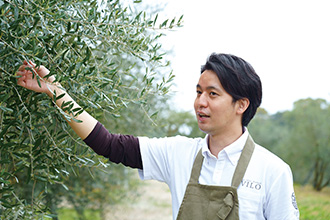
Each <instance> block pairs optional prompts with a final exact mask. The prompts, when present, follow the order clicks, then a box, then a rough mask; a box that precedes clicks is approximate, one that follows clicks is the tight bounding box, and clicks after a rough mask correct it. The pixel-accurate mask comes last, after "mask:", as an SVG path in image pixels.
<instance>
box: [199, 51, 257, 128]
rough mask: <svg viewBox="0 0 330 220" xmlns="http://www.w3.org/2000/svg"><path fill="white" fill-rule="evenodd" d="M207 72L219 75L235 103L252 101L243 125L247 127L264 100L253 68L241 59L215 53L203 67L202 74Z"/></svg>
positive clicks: (246, 111)
mask: <svg viewBox="0 0 330 220" xmlns="http://www.w3.org/2000/svg"><path fill="white" fill-rule="evenodd" d="M205 70H212V71H213V72H215V73H216V74H217V76H218V78H219V80H220V83H221V85H222V87H223V88H224V89H225V90H226V92H227V93H228V94H229V95H231V96H232V97H233V102H236V101H237V100H240V99H242V98H247V99H248V100H249V101H250V104H249V107H248V108H247V109H246V110H245V112H244V113H243V118H242V125H243V126H247V125H248V124H249V122H250V121H251V119H252V118H253V117H254V115H255V113H256V111H257V108H258V107H259V106H260V104H261V98H262V86H261V81H260V78H259V76H258V75H257V73H256V72H255V70H254V69H253V67H252V66H251V65H250V64H249V63H248V62H246V61H245V60H243V59H242V58H240V57H237V56H234V55H231V54H216V53H213V54H211V55H210V56H209V57H208V59H207V61H206V64H205V65H203V66H202V68H201V73H203V72H204V71H205Z"/></svg>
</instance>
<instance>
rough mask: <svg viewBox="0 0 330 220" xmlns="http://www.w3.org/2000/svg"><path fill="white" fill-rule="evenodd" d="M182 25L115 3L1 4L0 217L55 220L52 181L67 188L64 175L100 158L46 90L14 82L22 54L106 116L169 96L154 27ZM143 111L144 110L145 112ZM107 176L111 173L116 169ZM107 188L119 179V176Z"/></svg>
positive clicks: (93, 166)
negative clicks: (154, 97)
mask: <svg viewBox="0 0 330 220" xmlns="http://www.w3.org/2000/svg"><path fill="white" fill-rule="evenodd" d="M180 22H181V19H179V20H175V19H172V20H166V21H164V22H161V23H160V25H158V22H157V15H155V16H153V17H150V16H148V15H147V14H146V13H144V12H141V13H130V11H129V9H128V8H123V7H122V6H121V5H120V3H119V1H107V2H102V4H98V2H97V1H87V0H72V1H64V2H61V1H52V0H48V1H38V0H34V1H22V0H13V1H0V31H1V32H0V78H1V82H0V141H1V142H0V143H1V146H0V166H1V173H0V192H1V195H0V214H1V216H2V217H3V218H8V219H11V218H13V219H17V218H19V219H38V218H42V217H44V216H50V217H53V218H56V215H54V214H56V213H55V212H56V211H55V209H56V207H57V205H58V202H59V201H58V200H57V199H59V197H53V196H54V195H56V193H55V192H60V190H58V188H56V187H57V186H59V185H61V186H62V188H63V189H64V190H68V189H69V188H70V189H71V191H70V192H74V189H73V188H71V186H67V185H66V184H68V182H65V181H66V180H68V178H72V173H76V175H77V176H79V173H81V172H82V171H80V172H78V170H79V169H81V168H89V170H93V169H96V168H99V167H104V165H105V164H106V163H107V161H106V160H105V159H104V158H101V157H97V156H96V155H95V154H94V153H93V152H91V150H89V148H87V147H85V146H84V144H82V142H81V140H79V139H78V138H77V136H75V135H74V134H72V133H71V130H70V129H69V128H68V125H67V123H66V122H65V120H64V118H65V119H67V120H74V119H72V118H71V117H70V116H68V115H67V114H66V113H65V112H64V111H63V110H61V109H59V108H57V107H56V106H54V103H53V102H52V101H50V100H49V98H48V97H46V96H45V95H44V94H37V93H33V92H30V91H27V90H25V89H22V88H20V87H18V86H17V85H16V78H15V75H14V73H15V71H16V70H17V69H18V67H19V66H20V65H21V64H22V62H23V60H34V61H35V62H36V63H37V65H41V64H42V65H45V66H47V67H48V68H49V69H50V72H51V74H53V75H55V77H56V80H57V81H59V82H61V84H62V85H63V86H64V87H65V88H66V89H67V90H68V92H69V93H70V94H71V96H73V97H74V99H76V101H77V102H78V103H79V104H80V105H81V106H82V107H83V108H84V109H86V110H87V111H89V112H91V113H92V114H93V115H94V116H95V117H96V118H99V117H103V115H104V114H107V117H112V119H115V118H118V117H119V115H120V112H121V110H122V108H126V107H127V106H129V105H130V104H132V103H135V104H139V105H142V106H144V109H148V106H147V105H146V103H148V101H147V99H148V98H149V97H150V96H151V95H152V94H154V95H159V94H165V93H167V92H168V86H169V81H170V80H171V79H172V75H170V74H165V75H163V76H161V77H158V75H157V74H156V70H157V69H158V68H160V67H163V66H167V65H168V62H167V61H166V60H164V57H163V55H164V54H163V52H162V51H161V45H159V44H158V43H157V39H158V38H159V37H161V36H162V34H161V33H157V31H155V30H157V29H166V28H172V27H174V26H180ZM127 60H129V64H128V63H126V61H127ZM137 63H139V67H138V68H135V67H136V64H137ZM137 73H139V74H137ZM141 76H143V77H141ZM34 77H37V80H39V81H42V80H44V79H42V78H40V77H39V76H37V75H35V76H34ZM57 98H59V97H57ZM146 106H147V107H146ZM62 107H64V109H66V110H68V111H73V112H75V113H77V114H79V112H80V111H81V110H80V109H72V107H71V103H67V104H66V105H65V106H62ZM148 110H151V111H152V109H148ZM149 113H150V111H144V114H146V115H147V117H149V116H148V114H149ZM107 172H110V174H109V175H114V173H112V172H115V170H108V171H107ZM118 172H125V171H122V170H121V169H119V171H118ZM111 173H112V174H111ZM69 182H71V181H69ZM71 183H72V182H71ZM114 184H117V185H118V184H120V185H122V184H121V182H120V181H119V180H118V182H117V183H114ZM54 186H56V187H54ZM53 207H54V208H53Z"/></svg>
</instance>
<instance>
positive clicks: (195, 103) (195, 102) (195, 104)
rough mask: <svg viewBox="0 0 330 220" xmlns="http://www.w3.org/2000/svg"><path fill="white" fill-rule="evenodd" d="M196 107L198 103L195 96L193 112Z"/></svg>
mask: <svg viewBox="0 0 330 220" xmlns="http://www.w3.org/2000/svg"><path fill="white" fill-rule="evenodd" d="M197 108H198V105H197V98H196V99H195V101H194V109H195V112H196V110H197Z"/></svg>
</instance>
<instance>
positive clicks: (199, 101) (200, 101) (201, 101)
mask: <svg viewBox="0 0 330 220" xmlns="http://www.w3.org/2000/svg"><path fill="white" fill-rule="evenodd" d="M195 104H196V107H197V108H198V109H199V108H206V107H207V105H208V100H207V95H206V93H205V92H203V93H200V94H199V95H197V97H196V100H195Z"/></svg>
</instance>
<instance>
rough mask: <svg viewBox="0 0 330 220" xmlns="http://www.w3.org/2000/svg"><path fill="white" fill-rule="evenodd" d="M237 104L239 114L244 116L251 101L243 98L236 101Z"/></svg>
mask: <svg viewBox="0 0 330 220" xmlns="http://www.w3.org/2000/svg"><path fill="white" fill-rule="evenodd" d="M236 102H237V114H240V115H243V113H244V112H245V110H246V109H247V108H248V107H249V105H250V100H249V99H248V98H242V99H239V100H237V101H236Z"/></svg>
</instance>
